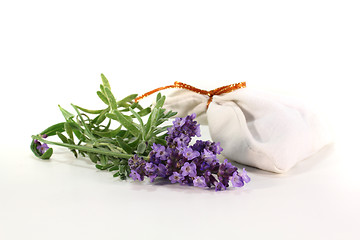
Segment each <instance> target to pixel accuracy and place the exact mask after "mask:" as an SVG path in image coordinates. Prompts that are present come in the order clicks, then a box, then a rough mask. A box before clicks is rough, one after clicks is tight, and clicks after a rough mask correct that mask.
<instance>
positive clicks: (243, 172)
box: [240, 168, 251, 183]
mask: <svg viewBox="0 0 360 240" xmlns="http://www.w3.org/2000/svg"><path fill="white" fill-rule="evenodd" d="M240 176H241V178H242V179H243V180H244V182H246V183H248V182H250V180H251V179H250V177H249V176H248V175H247V172H246V171H245V168H243V171H242V173H241V174H240Z"/></svg>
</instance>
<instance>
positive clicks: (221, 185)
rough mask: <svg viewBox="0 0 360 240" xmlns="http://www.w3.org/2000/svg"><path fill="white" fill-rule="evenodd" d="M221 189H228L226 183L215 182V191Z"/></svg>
mask: <svg viewBox="0 0 360 240" xmlns="http://www.w3.org/2000/svg"><path fill="white" fill-rule="evenodd" d="M221 190H226V187H225V186H224V184H222V182H215V191H216V192H217V191H221Z"/></svg>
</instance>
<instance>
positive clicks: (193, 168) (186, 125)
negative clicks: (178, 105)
mask: <svg viewBox="0 0 360 240" xmlns="http://www.w3.org/2000/svg"><path fill="white" fill-rule="evenodd" d="M195 117H196V115H195V114H191V115H189V116H186V117H185V118H176V119H175V120H174V121H173V126H172V127H170V128H168V134H167V136H166V137H165V140H166V142H167V145H166V146H162V145H160V144H153V146H152V151H151V152H150V154H149V161H148V162H146V161H145V160H144V159H143V158H140V157H138V156H137V155H134V156H133V157H132V158H130V159H129V161H128V163H129V167H130V169H131V174H130V176H131V177H132V178H133V179H134V180H139V181H142V180H143V179H144V176H147V177H149V178H150V181H151V182H152V181H154V180H155V178H156V177H163V178H168V179H169V180H170V181H171V183H181V184H189V185H194V186H196V187H209V188H211V187H212V186H215V190H216V191H221V190H226V188H227V187H228V186H229V181H230V180H231V182H232V185H233V186H234V187H241V186H243V185H244V182H246V183H247V182H249V181H250V178H249V176H248V175H247V173H246V171H245V169H243V172H242V173H241V174H240V173H239V172H238V169H237V168H236V167H235V166H233V165H232V164H231V163H230V162H229V161H228V160H227V159H225V161H224V162H223V163H220V162H219V160H218V159H217V157H216V156H217V155H218V154H220V153H221V152H222V150H223V149H222V148H221V147H220V143H219V142H217V143H214V142H211V141H202V140H197V141H196V143H195V144H193V145H192V146H191V145H189V143H190V141H191V138H192V137H194V136H200V125H199V124H197V122H196V121H194V119H195Z"/></svg>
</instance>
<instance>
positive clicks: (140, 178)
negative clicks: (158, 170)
mask: <svg viewBox="0 0 360 240" xmlns="http://www.w3.org/2000/svg"><path fill="white" fill-rule="evenodd" d="M129 176H130V177H131V178H132V179H134V180H135V181H136V180H138V181H143V180H144V176H141V175H140V174H139V173H138V172H136V171H135V170H131V173H130V175H129Z"/></svg>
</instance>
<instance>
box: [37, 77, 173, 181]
mask: <svg viewBox="0 0 360 240" xmlns="http://www.w3.org/2000/svg"><path fill="white" fill-rule="evenodd" d="M101 78H102V84H101V85H100V91H98V92H97V95H98V97H99V98H100V99H101V100H102V102H103V103H105V104H106V107H105V108H104V109H100V110H89V109H86V108H82V107H79V106H77V105H73V104H72V107H73V108H74V110H75V114H73V113H71V112H69V111H67V110H65V109H64V108H62V107H61V106H59V109H60V111H61V113H62V115H63V116H64V118H65V122H61V123H58V124H55V125H52V126H50V127H49V128H47V129H45V130H44V131H43V132H41V133H40V134H38V135H34V136H32V139H33V140H32V142H31V146H30V147H31V150H32V151H33V153H34V155H35V156H37V157H39V158H41V159H49V158H50V157H51V155H52V154H53V149H52V148H49V147H48V144H49V145H57V146H61V147H66V148H69V149H70V151H72V152H73V154H74V156H75V157H78V156H79V155H82V156H88V157H89V158H90V160H91V161H92V162H94V163H95V164H96V165H95V166H96V168H98V169H100V170H108V171H112V172H115V173H114V175H113V176H114V177H120V178H121V179H125V178H126V177H128V176H129V175H130V174H131V171H130V168H129V166H128V159H129V158H130V157H132V156H133V155H134V154H137V155H139V156H141V157H142V158H143V159H147V160H148V159H149V153H150V151H152V148H151V146H152V145H153V144H160V143H161V144H164V143H166V141H165V135H164V133H165V132H166V128H167V127H166V126H162V123H164V122H165V121H167V120H168V119H169V118H170V117H172V116H174V115H175V114H176V113H174V112H172V111H169V112H167V113H165V109H163V108H162V106H163V104H164V101H165V96H161V95H160V94H158V96H157V100H156V104H155V106H153V108H152V109H151V108H150V107H147V108H143V107H141V106H140V104H139V103H137V102H134V99H135V98H136V96H137V94H133V95H129V96H127V97H125V98H123V99H122V100H120V101H117V100H116V99H115V97H114V95H113V93H112V91H111V87H110V84H109V81H108V80H107V78H106V77H105V76H104V75H103V74H101ZM144 117H147V118H148V120H147V122H145V121H144V120H143V118H144ZM114 122H115V123H117V126H116V128H113V127H112V126H113V123H114ZM48 136H49V137H51V136H57V137H58V138H59V139H60V140H61V142H57V141H51V140H48V139H47V137H48ZM147 173H148V174H149V176H151V175H150V172H149V171H148V172H147Z"/></svg>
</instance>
